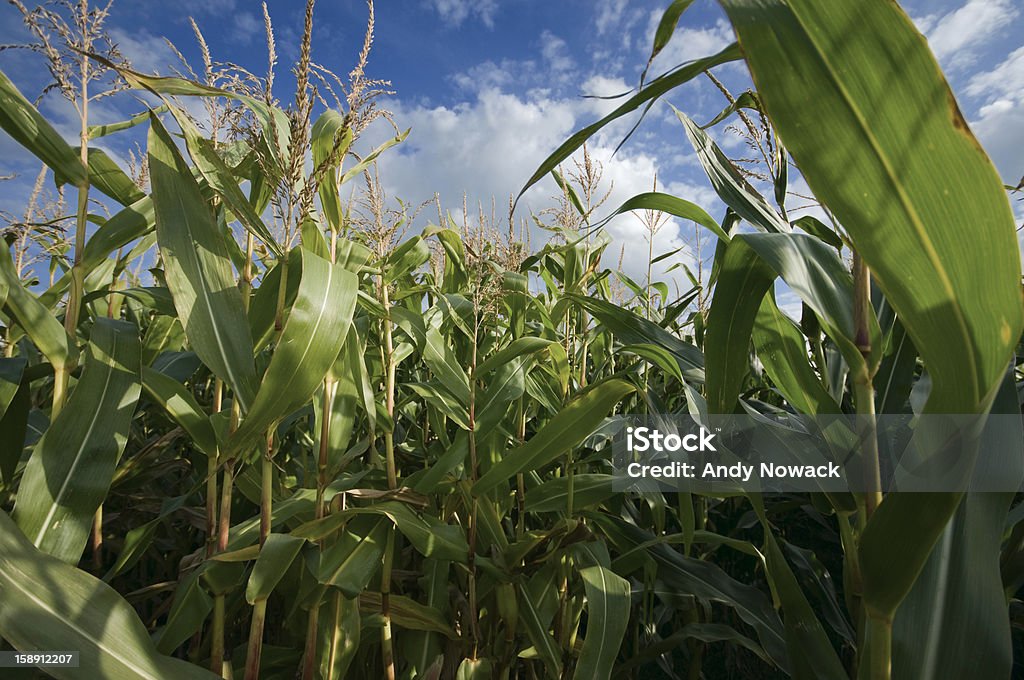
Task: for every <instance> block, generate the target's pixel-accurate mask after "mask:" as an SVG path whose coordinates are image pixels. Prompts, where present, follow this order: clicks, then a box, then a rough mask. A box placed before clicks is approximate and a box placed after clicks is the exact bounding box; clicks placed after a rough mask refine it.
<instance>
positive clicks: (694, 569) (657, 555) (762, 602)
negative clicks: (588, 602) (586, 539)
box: [593, 515, 789, 670]
mask: <svg viewBox="0 0 1024 680" xmlns="http://www.w3.org/2000/svg"><path fill="white" fill-rule="evenodd" d="M593 517H594V518H595V521H599V522H600V524H601V526H602V529H603V530H604V531H605V532H606V533H607V535H608V537H609V539H611V540H612V542H613V543H614V544H616V546H617V547H618V548H619V550H620V556H619V557H618V558H617V559H616V560H615V561H614V562H613V563H612V568H613V569H615V570H616V571H617V572H621V571H622V570H621V569H619V567H618V564H619V563H621V562H625V561H626V560H627V558H628V557H629V555H630V552H637V553H641V554H642V555H643V558H644V559H645V560H646V559H652V560H653V561H654V563H655V564H656V565H657V569H658V578H659V579H660V580H661V581H662V582H663V583H664V584H665V585H666V586H667V587H668V588H669V589H670V590H669V592H666V593H664V595H665V596H666V597H671V596H675V595H678V594H679V593H687V594H692V595H694V596H696V597H698V598H700V599H701V600H710V601H715V602H721V603H724V604H726V605H728V606H729V607H731V608H732V609H734V610H735V612H736V614H737V615H738V616H739V617H740V618H741V619H743V620H744V621H745V622H746V623H748V624H749V625H750V626H752V627H753V628H754V629H755V630H756V631H757V635H758V639H759V640H760V641H761V646H762V647H763V648H764V651H765V652H766V653H767V654H768V656H769V657H770V658H771V659H772V661H773V662H774V663H775V664H776V665H777V666H778V667H779V668H781V669H783V670H786V669H787V668H788V667H789V660H788V658H787V654H786V644H785V636H784V632H783V626H782V622H781V621H780V620H779V617H778V614H776V612H775V610H774V609H772V606H771V602H770V601H769V600H768V598H767V597H765V595H764V594H763V593H762V592H761V591H760V590H758V589H757V588H754V587H753V586H750V585H747V584H745V583H741V582H739V581H737V580H735V579H733V578H732V577H731V576H729V575H728V574H726V573H725V572H724V571H722V569H721V568H720V567H718V566H717V565H715V564H713V563H711V562H707V561H704V560H696V559H693V558H691V557H686V556H684V555H681V554H680V553H678V552H676V551H675V550H673V549H672V548H671V547H670V546H668V545H666V544H664V543H662V542H660V541H657V539H655V541H653V542H652V541H651V539H652V538H654V537H653V536H652V535H651V534H649V533H648V532H645V531H644V530H642V529H640V528H637V527H635V526H632V525H629V524H626V523H624V522H623V521H622V520H617V519H612V518H610V517H608V516H606V515H593Z"/></svg>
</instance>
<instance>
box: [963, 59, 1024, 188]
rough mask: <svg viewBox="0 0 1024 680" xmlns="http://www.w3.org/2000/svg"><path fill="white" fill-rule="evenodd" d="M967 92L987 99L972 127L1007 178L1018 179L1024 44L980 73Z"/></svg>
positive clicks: (1023, 127) (1023, 171) (1023, 141)
mask: <svg viewBox="0 0 1024 680" xmlns="http://www.w3.org/2000/svg"><path fill="white" fill-rule="evenodd" d="M965 92H966V93H967V94H968V95H971V96H973V97H978V98H979V99H980V100H981V101H982V102H983V103H982V105H981V107H980V108H979V109H978V115H977V117H976V119H975V120H973V121H972V122H971V127H972V128H973V130H974V132H975V134H976V135H977V136H978V139H979V140H980V141H981V143H982V145H983V146H984V147H985V149H986V150H987V151H988V152H989V155H990V156H992V160H993V161H994V162H995V164H996V167H997V168H999V171H1000V174H1002V176H1003V179H1004V180H1006V181H1007V182H1014V183H1016V182H1017V181H1018V180H1019V179H1020V178H1021V176H1022V175H1024V157H1022V156H1021V153H1020V150H1021V149H1024V47H1021V48H1018V49H1017V50H1015V51H1013V52H1012V53H1010V55H1009V56H1007V57H1006V59H1005V60H1003V62H1002V63H1000V64H999V65H997V66H996V67H995V68H994V69H992V70H991V71H987V72H983V73H978V74H976V75H975V76H974V77H973V78H971V80H970V82H968V84H967V87H966V88H965Z"/></svg>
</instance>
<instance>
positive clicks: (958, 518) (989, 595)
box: [871, 371, 1024, 680]
mask: <svg viewBox="0 0 1024 680" xmlns="http://www.w3.org/2000/svg"><path fill="white" fill-rule="evenodd" d="M992 413H993V414H999V415H998V417H995V418H992V419H990V421H989V425H988V427H987V428H986V430H985V432H984V433H983V434H982V440H981V450H980V453H979V458H978V466H979V467H980V468H982V469H983V470H984V471H985V473H987V474H989V475H996V476H998V477H999V478H1000V479H1010V480H1014V481H1016V482H1017V483H1018V484H1019V483H1020V481H1021V478H1022V476H1024V470H1022V463H1021V461H1022V460H1024V450H1022V448H1021V447H1022V446H1024V424H1022V423H1021V420H1020V418H1019V415H1020V400H1019V397H1018V394H1017V387H1016V384H1015V382H1014V377H1013V371H1008V372H1007V374H1006V378H1005V379H1004V380H1003V383H1002V385H1001V386H1000V388H999V392H998V393H997V394H996V398H995V401H994V403H993V405H992ZM1012 416H1018V417H1016V418H1014V417H1012ZM909 495H911V496H913V495H914V494H909ZM1013 500H1014V494H1012V493H968V494H966V495H965V496H964V499H963V502H962V503H961V504H960V506H959V507H958V508H957V510H956V513H955V514H954V515H953V519H952V521H951V522H950V523H949V525H948V526H947V527H946V529H945V530H944V531H943V532H942V535H941V536H940V537H939V540H938V543H937V545H936V546H935V549H934V550H933V551H932V553H931V555H930V556H929V558H928V562H927V563H926V564H925V566H924V569H923V571H922V572H921V575H920V577H919V579H918V580H917V581H916V582H915V583H914V586H913V588H912V589H911V590H910V593H909V595H908V596H907V599H906V600H905V601H904V602H903V603H902V604H901V605H900V608H899V610H898V611H897V612H896V621H895V625H894V629H893V677H901V676H902V675H906V674H911V675H913V676H914V677H916V678H921V679H922V680H937V679H938V678H948V677H978V678H982V677H984V678H1000V677H1011V676H1012V675H1013V671H1012V668H1013V663H1014V660H1013V657H1014V653H1013V646H1012V640H1011V629H1010V627H1009V626H1008V625H1007V623H1008V621H1007V615H1006V595H1005V593H1004V592H1003V579H1002V578H1001V576H1000V546H1001V545H1002V544H1003V541H1004V533H1003V522H1004V520H1005V518H1006V515H1007V512H1008V510H1009V508H1010V503H1011V502H1012V501H1013ZM886 502H887V501H886ZM883 505H884V503H883ZM908 539H910V537H909V536H908ZM911 540H912V539H911ZM877 548H878V546H877V545H876V544H872V545H871V549H872V550H877ZM876 559H877V555H872V561H874V560H876ZM872 577H874V574H872ZM872 585H874V584H873V583H872ZM965 645H966V647H965ZM965 648H966V649H970V650H972V651H971V653H969V654H968V653H964V650H965Z"/></svg>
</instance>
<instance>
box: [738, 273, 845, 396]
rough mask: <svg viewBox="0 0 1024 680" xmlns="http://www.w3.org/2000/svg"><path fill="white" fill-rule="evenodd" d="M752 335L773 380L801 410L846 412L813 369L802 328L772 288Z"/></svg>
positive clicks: (758, 353) (760, 310)
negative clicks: (777, 298)
mask: <svg viewBox="0 0 1024 680" xmlns="http://www.w3.org/2000/svg"><path fill="white" fill-rule="evenodd" d="M751 337H752V339H753V341H754V351H755V352H756V353H757V358H758V359H760V360H761V364H762V365H763V366H764V369H765V371H766V372H767V373H768V375H769V376H771V379H772V382H774V383H775V385H776V387H778V388H779V391H780V392H782V395H783V396H784V397H786V400H787V401H789V403H790V404H792V405H793V406H794V407H796V408H797V409H798V410H799V411H800V413H806V414H809V415H817V414H819V413H823V414H824V413H841V412H842V411H841V409H840V408H839V404H837V403H836V402H835V400H834V399H833V398H832V396H831V395H830V394H829V393H828V391H827V390H826V389H825V387H824V386H823V385H822V384H821V380H819V379H818V376H817V374H815V372H814V369H813V368H811V365H810V363H809V361H808V359H807V346H806V341H805V339H804V336H803V335H802V334H801V333H800V329H799V328H797V327H796V324H794V323H793V322H792V321H791V320H790V319H789V317H787V316H786V315H785V314H783V313H782V310H780V309H779V307H778V305H776V304H775V296H774V295H773V294H772V292H771V291H769V292H768V294H767V295H765V296H764V298H763V299H762V300H761V307H760V308H759V309H758V311H757V316H756V317H755V319H754V328H753V332H752V335H751Z"/></svg>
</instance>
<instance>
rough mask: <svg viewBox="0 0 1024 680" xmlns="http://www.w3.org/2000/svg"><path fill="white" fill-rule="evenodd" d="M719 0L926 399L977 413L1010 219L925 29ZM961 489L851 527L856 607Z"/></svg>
mask: <svg viewBox="0 0 1024 680" xmlns="http://www.w3.org/2000/svg"><path fill="white" fill-rule="evenodd" d="M722 4H723V6H724V7H725V9H726V12H727V13H728V14H729V18H730V20H731V21H732V23H733V26H734V28H735V29H736V32H737V34H738V36H739V40H740V43H741V44H742V46H743V49H744V54H745V55H746V57H747V61H748V64H749V66H750V69H751V74H752V75H753V78H754V82H755V84H756V85H757V89H758V92H759V93H760V95H761V100H762V102H763V104H764V106H765V109H766V111H767V113H768V115H769V116H770V117H771V119H772V120H773V122H774V123H775V125H776V127H777V129H778V131H779V134H780V136H781V137H782V139H783V141H785V143H786V146H787V148H788V149H789V151H790V153H791V154H792V156H793V158H794V159H795V160H796V162H797V164H798V165H799V166H800V168H801V170H802V172H803V175H804V177H805V179H806V180H807V182H808V184H809V185H810V187H811V189H812V190H813V191H814V193H815V195H816V196H818V197H819V198H821V199H822V200H823V201H824V202H825V203H826V204H827V205H828V206H829V208H830V209H831V210H832V211H833V213H834V214H835V215H836V217H837V219H838V220H839V222H840V223H841V224H842V225H843V226H844V228H845V229H846V231H847V233H848V234H849V236H850V238H851V239H852V241H853V243H854V245H855V246H856V248H857V250H858V252H859V253H860V254H861V256H862V257H863V258H864V260H865V261H866V263H867V265H868V266H869V267H870V269H871V272H872V276H873V278H874V280H875V281H876V282H877V284H878V285H879V287H880V288H881V289H882V291H883V292H884V293H885V296H886V299H888V300H889V302H890V303H891V304H892V306H893V308H894V309H895V310H896V313H897V315H898V316H899V317H900V319H901V321H902V322H903V324H904V326H905V328H906V330H907V333H909V335H910V337H911V338H912V339H913V341H914V345H915V346H916V347H917V349H918V351H919V352H920V354H921V357H922V359H923V360H924V363H925V366H926V367H927V368H928V370H929V373H930V376H931V379H932V389H931V393H930V396H929V399H928V403H927V406H926V410H927V411H928V412H931V413H978V412H984V411H986V410H987V409H988V406H989V404H990V403H991V399H992V398H993V396H994V394H995V391H996V390H995V388H996V386H997V385H998V382H999V380H1000V379H1001V377H1002V374H1003V371H1004V370H1005V368H1006V365H1007V363H1008V361H1009V359H1010V356H1011V354H1012V351H1013V347H1014V345H1015V344H1016V343H1017V341H1018V339H1019V337H1020V334H1021V328H1022V327H1024V309H1022V305H1021V297H1020V257H1019V249H1018V247H1017V241H1016V238H1015V231H1016V230H1015V224H1014V220H1013V215H1012V212H1011V209H1010V206H1009V204H1008V202H1007V199H1006V194H1005V192H1004V190H1003V187H1002V182H1001V181H1000V179H999V176H998V173H997V172H996V170H995V168H994V167H993V166H992V163H991V161H990V160H989V158H988V157H987V156H986V155H985V152H984V151H983V150H982V148H981V145H980V144H979V143H978V141H977V140H976V139H975V137H974V135H973V134H972V133H971V131H970V129H969V127H968V126H967V123H966V121H965V120H964V118H963V115H962V114H961V113H960V110H959V108H958V106H957V104H956V100H955V98H954V97H953V94H952V93H951V91H950V89H949V86H948V85H947V84H946V82H945V79H944V78H943V76H942V72H941V70H940V69H939V66H938V64H937V62H936V60H935V57H934V56H933V55H932V54H931V52H930V51H929V49H928V46H927V43H926V42H925V39H924V37H923V36H922V35H921V33H920V32H919V31H918V30H917V29H916V28H915V27H914V25H913V23H912V22H911V21H910V19H909V17H907V15H906V14H905V13H904V12H903V11H902V10H901V9H900V7H899V6H898V5H896V4H893V3H889V2H885V1H883V0H869V1H867V2H861V3H857V4H856V6H854V5H852V4H847V3H828V4H821V3H813V2H808V1H805V0H790V1H789V2H785V3H784V2H781V0H778V1H775V2H765V3H753V2H748V1H746V0H723V3H722ZM853 27H856V30H853ZM850 63H856V64H861V65H862V67H860V68H857V69H846V68H842V67H841V66H840V65H841V64H850ZM780 64H786V65H787V67H786V68H780V67H779V65H780ZM808 93H813V96H808ZM922 139H924V140H928V149H927V152H922V151H921V149H920V147H919V146H918V144H917V143H916V140H922ZM836 144H842V150H843V152H842V153H822V149H827V148H832V147H834V146H835V145H836ZM851 168H856V172H851ZM959 502H960V497H959V496H958V495H955V494H946V495H943V494H910V495H906V494H894V495H890V496H889V497H887V498H886V499H885V501H884V502H883V503H882V505H881V506H880V508H879V510H878V511H877V512H876V513H875V514H874V516H873V517H872V519H871V522H870V523H869V525H868V527H867V528H866V529H865V531H864V534H863V536H862V540H861V569H862V572H863V577H864V583H865V592H864V602H865V604H866V605H867V607H868V608H869V610H870V611H873V612H876V613H877V614H878V615H879V616H882V617H891V616H892V613H893V612H894V611H895V610H896V608H897V607H898V606H899V603H900V602H901V601H902V599H903V598H904V597H905V596H906V594H907V593H908V592H909V591H910V588H911V587H912V585H913V583H914V581H915V580H916V579H917V575H918V574H919V573H920V571H921V569H922V568H923V567H924V565H925V563H926V561H927V559H928V555H929V554H930V553H931V551H932V548H933V546H934V545H935V543H936V542H937V541H938V540H939V537H940V535H941V533H942V531H943V530H944V527H945V526H946V524H947V522H948V521H949V518H950V517H951V516H952V514H953V512H954V511H955V510H956V508H957V506H958V505H959ZM892 545H900V546H901V550H900V555H899V557H898V558H897V559H893V558H892V555H891V554H887V553H888V552H889V550H888V548H887V546H892ZM972 654H973V652H972Z"/></svg>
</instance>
